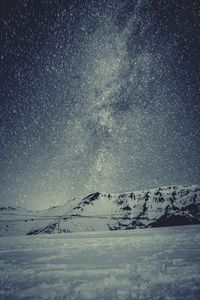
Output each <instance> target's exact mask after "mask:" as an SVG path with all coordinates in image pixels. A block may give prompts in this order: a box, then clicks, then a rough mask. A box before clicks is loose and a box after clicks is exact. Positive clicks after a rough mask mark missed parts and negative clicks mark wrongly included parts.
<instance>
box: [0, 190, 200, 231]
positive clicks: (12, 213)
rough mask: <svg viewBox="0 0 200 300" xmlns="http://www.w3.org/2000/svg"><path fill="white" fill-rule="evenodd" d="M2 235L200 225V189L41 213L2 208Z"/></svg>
mask: <svg viewBox="0 0 200 300" xmlns="http://www.w3.org/2000/svg"><path fill="white" fill-rule="evenodd" d="M0 217H1V219H0V235H12V234H14V235H15V234H28V235H32V234H33V235H34V234H45V233H49V234H50V233H62V232H63V233H70V232H80V231H102V230H127V229H136V228H147V227H159V226H172V225H186V224H200V186H199V185H173V186H164V187H158V188H153V189H148V190H142V191H134V192H129V193H122V194H114V193H109V194H106V193H100V192H95V193H92V194H90V195H88V196H86V197H84V198H83V199H73V201H69V202H66V203H65V204H63V205H61V206H55V207H51V208H48V209H45V210H41V211H30V210H26V209H22V208H14V207H8V208H7V209H6V207H3V208H2V209H1V207H0Z"/></svg>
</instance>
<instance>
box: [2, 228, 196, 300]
mask: <svg viewBox="0 0 200 300" xmlns="http://www.w3.org/2000/svg"><path fill="white" fill-rule="evenodd" d="M199 249H200V225H191V226H179V227H166V228H154V229H153V228H152V229H143V230H141V229H140V230H132V231H114V232H113V231H112V232H90V233H74V234H69V235H66V234H60V235H59V234H57V235H56V234H55V235H37V236H16V237H11V236H9V237H1V238H0V278H1V280H0V299H9V300H10V299H15V300H17V299H59V300H60V299H67V300H69V299H176V300H177V299H188V300H192V299H198V297H199V295H200V255H199V254H200V250H199Z"/></svg>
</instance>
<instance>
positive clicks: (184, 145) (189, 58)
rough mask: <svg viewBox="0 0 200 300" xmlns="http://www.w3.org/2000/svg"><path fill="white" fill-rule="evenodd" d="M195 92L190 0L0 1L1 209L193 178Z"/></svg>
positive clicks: (196, 13) (198, 107)
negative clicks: (2, 206) (8, 206)
mask: <svg viewBox="0 0 200 300" xmlns="http://www.w3.org/2000/svg"><path fill="white" fill-rule="evenodd" d="M199 95H200V1H199V0H196V1H193V0H191V1H189V0H188V1H186V0H185V1H184V0H179V1H174V0H160V1H159V0H157V1H154V0H151V1H150V0H149V1H146V0H141V1H134V0H133V1H130V0H116V1H114V0H99V1H97V0H78V1H74V0H73V1H67V0H66V1H64V0H0V143H1V145H0V171H1V173H0V184H1V185H0V193H1V195H0V205H19V206H24V207H30V208H33V209H40V208H44V207H49V206H51V205H59V204H62V203H63V202H64V201H67V200H69V199H72V198H73V197H77V196H78V197H80V196H86V195H87V194H89V193H92V192H96V191H99V192H116V193H118V192H127V191H132V190H140V189H144V188H150V187H157V186H161V185H162V186H166V185H171V184H173V185H174V184H190V183H194V184H195V183H197V184H199V183H200V150H199V148H200V99H199V97H200V96H199Z"/></svg>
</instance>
